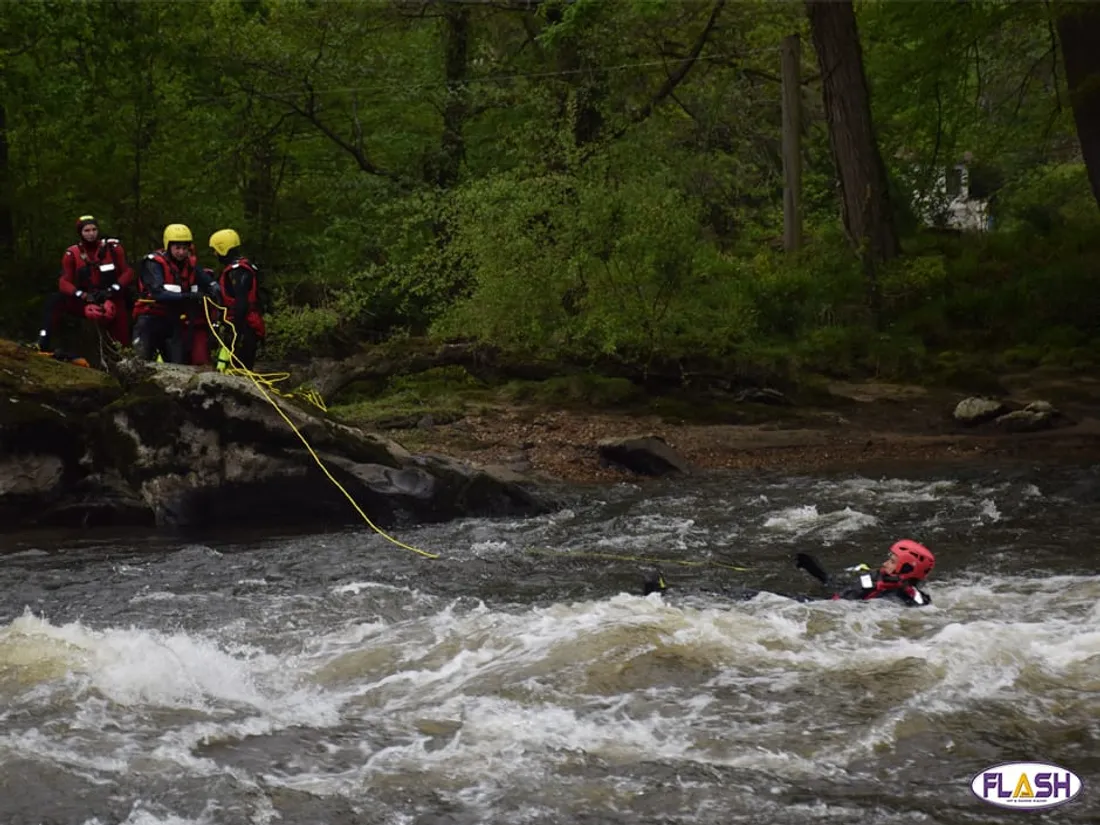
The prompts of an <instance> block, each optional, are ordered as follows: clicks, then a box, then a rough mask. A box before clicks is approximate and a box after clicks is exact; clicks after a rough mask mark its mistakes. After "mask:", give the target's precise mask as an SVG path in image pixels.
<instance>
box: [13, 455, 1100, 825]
mask: <svg viewBox="0 0 1100 825" xmlns="http://www.w3.org/2000/svg"><path fill="white" fill-rule="evenodd" d="M393 534H394V536H395V538H398V539H399V540H400V541H402V542H404V543H407V544H410V545H412V546H414V547H418V548H422V549H424V550H428V551H431V552H438V553H439V554H440V556H441V557H440V558H439V559H434V560H430V559H426V558H423V557H421V556H418V555H416V554H414V553H412V552H409V551H408V550H405V549H402V548H400V547H397V546H395V545H393V544H391V543H390V542H388V541H386V540H385V539H384V538H383V537H381V536H379V535H377V534H375V533H373V532H372V531H370V530H369V529H367V528H366V527H365V526H364V527H363V528H356V529H341V530H339V531H336V532H328V533H322V534H311V535H278V536H271V535H268V536H255V535H220V536H217V537H206V538H203V539H201V540H196V539H194V538H190V539H187V540H182V539H178V538H176V539H174V538H172V537H166V536H160V537H157V536H150V535H143V534H140V533H138V534H114V535H109V534H100V533H53V534H51V533H37V534H23V535H16V536H10V535H9V536H6V537H2V538H0V542H3V544H2V545H0V546H2V547H3V552H2V554H0V823H3V825H45V823H49V824H50V825H122V824H124V825H245V823H249V824H250V825H260V823H272V825H276V824H278V825H297V824H298V823H301V824H302V825H345V824H346V825H351V824H352V823H355V824H356V825H360V824H361V823H403V824H404V823H408V825H444V823H447V824H448V825H478V824H479V823H515V824H516V825H521V824H524V825H527V824H529V825H542V824H545V825H551V823H554V825H559V824H560V823H591V825H607V824H616V823H623V825H644V824H645V823H739V822H744V823H791V825H795V823H809V822H821V821H827V822H838V823H839V822H860V823H863V822H874V823H883V824H884V825H889V824H890V823H918V822H919V823H1016V822H1020V821H1022V819H1021V818H1027V819H1028V820H1029V821H1033V820H1034V821H1051V822H1053V821H1057V822H1082V823H1085V822H1088V823H1092V822H1096V821H1100V793H1098V791H1097V788H1098V785H1097V781H1098V780H1100V576H1098V575H1097V570H1096V566H1097V563H1098V560H1100V559H1098V555H1097V551H1096V540H1097V536H1100V472H1098V470H1097V468H1091V467H1076V468H1075V467H1058V468H1050V467H1046V468H1036V467H1015V468H1011V469H1007V468H1001V469H997V468H972V469H958V468H953V469H951V470H940V471H927V470H925V471H912V472H897V473H895V474H894V475H887V476H878V475H874V476H870V475H869V476H866V477H865V476H861V475H858V474H847V475H833V476H815V477H810V476H804V477H781V476H769V475H765V474H759V473H757V474H727V475H718V476H712V477H707V478H696V479H687V480H677V481H669V482H657V483H648V484H646V485H644V486H639V485H634V484H620V485H615V486H609V487H604V488H599V489H589V490H570V491H565V493H564V495H563V499H562V504H561V506H560V507H559V508H557V509H556V510H555V511H554V512H553V513H551V514H549V515H547V516H543V517H538V518H531V519H522V520H484V519H469V520H461V521H456V522H451V523H447V524H443V525H433V526H420V527H414V528H405V529H397V530H395V531H393ZM899 537H912V538H916V539H918V540H921V541H924V542H925V543H926V544H928V545H929V546H930V547H932V549H933V550H934V551H936V553H937V557H938V565H937V569H936V571H935V573H934V575H933V577H932V579H931V580H930V582H929V585H928V588H927V589H928V591H929V592H930V593H931V594H932V596H933V598H934V604H933V605H932V606H931V607H929V608H924V609H908V610H907V609H904V608H900V607H894V606H891V605H889V604H879V603H868V604H859V603H850V602H835V601H815V602H808V603H801V602H796V601H792V600H789V599H784V598H782V597H779V596H775V595H770V594H767V593H764V594H761V595H759V596H757V597H755V598H753V599H750V600H747V601H736V600H731V599H730V598H728V597H727V595H725V592H726V591H729V590H730V589H731V588H736V587H737V586H738V585H749V586H754V587H756V586H760V587H766V588H771V589H776V590H780V591H784V592H801V593H807V594H816V593H820V592H822V588H821V587H820V585H818V584H817V583H816V582H815V581H814V580H813V579H812V578H810V577H809V576H807V575H806V574H805V573H803V572H802V571H799V570H796V569H795V568H794V567H793V565H792V563H791V554H792V553H793V552H795V551H796V550H803V551H808V552H811V553H813V554H815V555H816V556H817V557H818V559H819V560H820V561H821V562H822V564H823V565H824V566H825V567H826V568H827V569H830V570H839V569H840V568H842V567H843V566H845V565H847V564H852V563H855V562H859V561H866V562H867V563H870V564H877V562H878V561H880V560H881V558H882V557H883V556H884V552H885V549H886V548H887V547H888V546H889V544H890V542H891V540H892V539H894V538H899ZM608 556H628V557H651V556H659V557H665V558H669V559H677V560H682V561H686V562H691V563H694V564H695V565H696V566H682V565H678V564H676V563H674V562H665V563H663V564H662V565H661V567H662V569H663V571H664V572H665V574H666V577H667V578H668V580H669V582H670V584H671V588H670V589H669V590H668V591H667V592H665V593H663V594H653V595H650V596H648V597H642V596H641V595H639V594H640V582H641V573H642V571H643V570H644V569H645V568H646V567H647V566H648V562H641V561H631V560H622V559H616V558H608ZM701 562H707V563H709V562H717V563H720V564H724V565H732V566H740V567H746V568H749V570H747V571H745V572H739V571H734V570H730V569H727V568H725V567H717V566H707V565H706V564H699V563H701ZM1017 760H1019V761H1046V762H1053V763H1056V764H1059V765H1061V766H1063V767H1065V768H1068V769H1070V770H1072V771H1074V772H1075V773H1076V774H1077V775H1078V776H1080V777H1081V779H1082V780H1083V782H1084V789H1083V791H1082V792H1081V794H1080V795H1079V796H1078V797H1077V798H1076V799H1074V800H1072V801H1070V802H1069V803H1067V804H1065V805H1063V806H1061V807H1058V808H1055V809H1053V810H1051V811H1049V812H1040V811H1032V812H1020V811H1011V810H1008V811H1006V810H1003V809H1000V808H997V807H993V806H991V805H989V804H988V803H985V802H983V801H980V800H978V799H977V798H976V797H975V796H974V795H973V794H972V793H971V792H970V790H969V787H970V780H971V778H972V777H973V776H974V775H975V774H977V773H978V772H980V771H981V770H982V769H984V768H986V767H989V766H992V765H995V764H998V763H1002V762H1007V761H1017Z"/></svg>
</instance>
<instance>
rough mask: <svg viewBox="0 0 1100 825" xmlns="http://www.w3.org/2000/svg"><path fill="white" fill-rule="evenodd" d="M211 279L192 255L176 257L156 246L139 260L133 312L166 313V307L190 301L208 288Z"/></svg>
mask: <svg viewBox="0 0 1100 825" xmlns="http://www.w3.org/2000/svg"><path fill="white" fill-rule="evenodd" d="M213 283H214V281H213V280H212V279H211V278H210V277H209V276H207V275H206V273H205V272H203V270H202V268H201V267H199V266H198V265H197V262H196V260H195V257H194V256H193V255H192V256H189V257H187V258H186V259H184V260H183V261H177V260H176V259H175V258H173V257H172V256H171V255H170V254H168V252H166V251H165V250H163V249H158V250H157V251H156V252H151V253H149V254H148V255H146V256H145V258H144V260H142V262H141V277H140V278H139V279H138V303H137V305H136V306H135V307H134V314H135V315H147V314H150V315H166V314H167V311H168V307H170V306H172V305H174V304H175V305H178V304H179V303H180V302H183V301H192V300H196V299H198V298H199V297H201V295H202V293H203V292H209V291H210V287H211V285H212V284H213Z"/></svg>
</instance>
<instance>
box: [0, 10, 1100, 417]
mask: <svg viewBox="0 0 1100 825" xmlns="http://www.w3.org/2000/svg"><path fill="white" fill-rule="evenodd" d="M716 8H717V5H716V4H714V3H710V2H703V3H700V2H694V1H693V0H658V1H655V2H650V0H608V1H606V2H605V0H578V1H577V2H564V1H563V2H546V3H539V4H535V5H534V7H533V8H527V4H508V3H500V4H495V3H479V4H461V5H455V4H447V3H443V2H440V1H439V0H428V2H425V3H424V4H421V5H420V6H417V7H416V8H413V7H412V6H410V5H409V4H407V3H399V2H384V3H383V2H379V3H361V2H350V1H345V0H338V1H337V2H324V3H317V2H310V1H309V0H264V2H252V0H249V2H241V0H201V2H185V0H167V1H166V2H157V3H118V2H114V0H92V1H90V2H82V3H56V2H41V1H40V0H26V2H19V3H12V2H9V3H3V4H0V67H2V68H3V72H2V73H0V109H2V114H3V115H4V126H5V129H4V131H3V133H2V136H3V139H4V140H5V141H6V143H5V144H4V146H5V148H6V149H7V164H6V166H3V167H0V230H3V229H5V228H7V224H8V223H10V230H11V231H10V233H9V234H10V235H11V242H10V245H11V247H12V248H11V249H10V250H9V249H5V250H4V252H5V255H4V256H3V258H0V282H2V285H3V287H4V290H5V299H4V301H3V305H2V308H0V313H3V316H4V317H3V318H0V322H5V323H7V324H8V325H9V326H10V327H12V328H18V329H17V331H18V332H19V334H20V335H24V334H33V331H34V329H35V328H37V326H38V312H39V309H38V306H39V302H40V301H41V299H42V298H44V297H45V296H46V294H48V293H49V292H50V291H51V290H52V289H53V284H54V283H55V279H56V274H57V262H58V260H59V258H60V255H61V253H62V251H63V249H64V248H65V247H66V246H67V245H68V244H69V243H70V242H71V241H72V240H73V233H72V225H73V219H74V217H75V216H76V215H78V214H81V213H84V212H93V213H95V214H97V215H98V216H99V217H100V219H101V221H102V222H103V224H104V226H105V228H106V230H107V231H108V232H110V233H111V234H117V235H120V236H121V237H122V239H123V241H124V243H125V244H126V247H127V249H128V251H129V253H130V257H131V258H132V259H135V260H136V259H137V258H138V257H139V256H140V255H142V254H144V253H145V252H147V251H150V250H151V249H153V248H155V247H156V246H158V245H159V238H160V233H161V230H162V228H163V226H164V224H166V223H168V222H176V221H182V222H184V223H187V224H188V225H189V226H191V228H192V230H193V232H194V234H195V236H196V238H197V240H198V242H199V243H198V244H197V246H198V252H199V255H200V257H201V258H202V259H203V261H204V262H205V263H207V264H208V265H212V264H213V260H212V258H211V257H210V256H209V254H208V251H207V250H206V248H205V244H204V243H203V241H205V239H206V237H207V236H208V235H209V234H210V233H211V232H213V231H214V230H216V229H219V228H222V227H224V226H233V227H235V228H237V229H238V231H240V232H241V235H242V237H243V239H244V245H245V251H246V252H247V253H248V254H249V256H250V257H252V258H253V259H255V260H258V262H259V263H260V265H261V266H262V270H263V273H264V276H265V278H266V279H267V285H268V287H269V288H270V289H271V290H273V292H274V294H275V295H276V296H277V300H276V303H275V306H274V307H273V309H272V311H271V312H270V314H269V318H268V322H269V323H268V326H269V329H270V334H269V335H270V337H269V340H268V346H267V352H268V354H269V355H278V356H285V357H308V356H310V355H315V354H321V353H324V354H334V355H340V354H343V353H346V352H348V351H350V350H352V349H354V348H355V347H356V346H358V345H359V344H360V343H362V342H368V341H369V342H373V341H380V340H385V339H387V338H391V337H394V336H401V335H403V334H406V333H413V334H418V335H419V334H423V333H425V332H428V331H430V332H432V333H433V334H434V335H436V336H439V337H444V336H449V337H461V338H468V339H478V340H480V341H483V342H485V343H488V344H493V345H496V346H498V347H501V348H503V349H504V350H506V351H513V352H519V353H535V354H538V355H539V356H542V357H563V358H569V359H573V360H576V361H579V362H596V361H606V360H607V359H612V360H614V359H617V360H620V361H624V362H629V363H631V364H632V365H633V366H640V367H642V368H643V369H644V368H645V366H646V365H647V364H654V363H658V362H664V363H669V362H675V361H677V360H684V361H687V360H706V359H710V360H711V361H713V362H716V363H723V364H728V365H732V366H731V367H730V368H731V369H734V370H740V371H743V372H744V373H745V374H749V373H752V371H754V370H764V371H770V372H771V373H773V374H791V373H794V372H796V371H798V370H819V371H827V372H829V373H831V374H838V375H839V374H848V375H851V374H877V375H912V374H914V373H915V372H917V371H919V370H921V369H932V370H948V369H949V367H948V366H947V365H945V364H942V363H940V361H938V360H937V357H938V356H937V353H938V352H941V351H947V352H967V353H974V352H979V351H981V350H983V349H984V350H986V351H987V352H991V353H993V354H992V355H987V356H985V358H986V360H987V361H988V360H990V359H993V358H1001V360H1002V362H1003V363H1002V364H1001V366H1004V367H1006V368H1007V367H1014V366H1015V365H1017V364H1018V365H1021V366H1023V365H1025V364H1036V365H1041V364H1044V363H1049V362H1050V361H1052V360H1055V361H1056V360H1058V359H1063V360H1066V361H1067V362H1069V361H1072V362H1073V363H1076V364H1084V363H1086V362H1087V361H1088V358H1087V357H1086V354H1087V352H1088V351H1089V348H1090V347H1091V345H1092V343H1093V342H1095V341H1096V339H1097V338H1100V333H1098V331H1097V329H1096V325H1097V321H1096V319H1097V318H1098V317H1100V278H1096V277H1095V273H1096V272H1097V266H1098V264H1100V250H1098V247H1097V243H1098V241H1097V240H1096V239H1097V238H1098V237H1100V232H1098V231H1097V230H1098V229H1100V226H1098V224H1100V214H1098V212H1097V209H1096V202H1095V200H1094V199H1093V197H1092V193H1091V190H1090V189H1089V186H1088V180H1087V176H1086V174H1085V170H1084V166H1083V164H1082V163H1081V162H1080V160H1079V153H1078V151H1077V145H1076V141H1075V135H1074V127H1073V122H1072V118H1071V113H1070V107H1069V106H1068V99H1067V97H1066V94H1065V88H1064V77H1063V75H1064V72H1063V71H1062V70H1061V67H1060V65H1059V55H1058V53H1057V51H1054V50H1052V47H1053V46H1054V45H1055V44H1054V43H1053V41H1052V39H1051V31H1052V29H1051V27H1050V25H1049V24H1050V21H1049V19H1048V16H1049V10H1048V8H1047V6H1046V5H1044V4H1040V3H1006V2H1000V1H999V0H972V2H967V3H895V2H885V1H884V0H875V1H874V2H864V3H860V4H858V6H857V8H858V12H859V25H860V30H861V34H862V40H863V49H864V58H865V65H866V70H867V74H868V80H869V83H870V86H871V89H872V103H873V110H874V111H873V113H874V117H875V127H876V130H877V134H878V139H879V142H880V144H881V147H880V148H881V150H882V155H883V157H884V158H885V159H886V161H887V163H888V165H889V166H890V170H889V171H890V177H891V187H892V188H891V193H890V194H891V198H892V201H893V203H894V206H895V210H896V212H897V213H898V215H899V225H900V226H902V227H903V230H904V234H905V238H904V245H905V251H906V256H905V257H904V258H903V259H901V260H899V261H897V262H895V263H892V264H891V265H889V266H887V267H884V268H883V269H882V271H880V272H878V273H877V277H878V287H879V291H880V293H881V303H882V307H881V317H879V318H873V317H872V315H871V313H870V311H869V310H868V307H867V300H866V296H867V284H866V273H865V272H864V271H863V270H861V269H860V267H859V264H858V262H857V260H856V259H855V257H854V256H853V255H852V253H851V250H850V248H849V247H848V245H847V242H846V241H845V239H844V238H843V236H842V234H841V232H840V226H839V221H838V201H837V197H836V173H835V170H834V168H833V161H832V158H831V154H830V150H829V141H828V134H827V130H826V129H825V126H824V121H823V116H822V109H821V104H820V100H819V98H820V79H819V78H818V77H817V76H816V75H817V72H818V69H817V66H816V61H815V59H814V55H813V53H812V49H810V48H806V47H804V48H803V78H804V86H803V108H804V113H805V115H806V124H805V128H804V134H803V136H802V137H803V146H802V153H803V155H802V157H803V173H804V174H803V186H804V189H803V198H802V201H803V208H804V217H805V223H806V227H805V230H806V236H807V242H806V246H805V249H804V250H803V251H802V252H800V253H798V254H793V255H788V254H785V253H782V252H780V251H779V247H780V239H781V237H782V186H783V166H782V155H781V145H782V140H781V139H782V135H781V107H780V84H779V82H778V76H777V75H778V72H779V50H778V49H779V43H780V41H781V39H782V38H783V37H784V36H786V35H787V34H789V33H792V32H798V31H804V28H805V15H804V10H803V8H802V7H801V4H798V3H789V4H785V3H774V2H764V0H753V2H739V3H726V4H724V6H722V8H721V11H720V13H719V14H718V15H717V16H716V18H715V20H714V24H713V26H710V22H711V16H712V12H713V11H714V10H715V9H716ZM708 26H710V27H709V28H708ZM704 32H706V36H705V37H704V36H703V35H704ZM462 38H465V39H462ZM804 42H805V43H808V38H805V39H804ZM448 55H450V56H451V57H452V59H451V60H450V61H448V60H447V59H446V58H447V56H448ZM455 55H458V56H459V59H454V58H455ZM463 55H464V58H463V57H462V56H463ZM692 55H695V57H696V59H695V60H694V62H690V61H689V62H685V61H688V58H689V57H690V56H692ZM689 64H690V65H689ZM685 67H686V68H687V70H686V72H681V70H682V69H684V68H685ZM674 79H675V80H676V82H673V80H674ZM670 84H671V87H670ZM0 157H3V154H0ZM964 158H969V159H970V160H969V162H970V167H969V168H970V174H971V177H970V185H971V190H972V194H975V195H981V196H982V197H985V196H987V195H988V196H990V197H991V198H992V201H991V209H992V213H993V216H994V222H995V223H994V226H995V231H994V232H992V233H988V234H985V235H981V236H968V237H961V238H957V237H950V236H945V235H943V234H936V233H930V232H927V231H925V229H924V228H923V227H922V223H923V221H924V220H925V219H926V218H929V217H935V216H936V215H942V214H943V212H944V209H945V207H946V204H947V200H948V195H947V193H946V192H944V191H941V187H940V183H939V181H940V177H941V176H942V175H943V174H944V172H945V170H946V169H947V168H949V167H952V166H953V165H954V164H955V163H957V162H959V161H960V160H963V159H964ZM3 239H4V233H3V231H0V243H6V242H5V241H4V240H3ZM8 253H10V254H8ZM1002 352H1003V353H1004V355H1003V356H1001V355H1000V354H999V353H1002ZM975 357H977V356H975ZM950 369H951V370H954V371H955V374H957V375H962V374H963V373H965V372H967V371H971V372H974V371H979V372H980V369H982V367H980V366H973V365H968V364H967V365H959V364H955V365H953V366H950ZM974 374H977V373H976V372H975V373H974ZM562 392H563V395H562V398H563V399H565V398H568V397H570V395H569V394H570V393H571V392H577V393H579V394H580V397H582V398H585V399H587V400H588V401H590V402H592V403H596V396H597V395H598V393H597V392H596V391H595V390H591V389H584V388H581V389H577V388H576V387H574V388H573V389H569V388H568V387H567V388H565V389H564V390H562ZM414 400H415V399H414ZM410 403H412V402H410Z"/></svg>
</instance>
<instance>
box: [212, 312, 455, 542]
mask: <svg viewBox="0 0 1100 825" xmlns="http://www.w3.org/2000/svg"><path fill="white" fill-rule="evenodd" d="M202 301H203V303H202V308H203V312H204V313H205V314H206V323H207V325H208V326H209V327H210V332H211V333H213V335H214V338H216V339H217V341H218V343H219V344H220V345H221V346H222V348H223V349H225V350H227V351H228V353H229V359H230V363H231V364H236V365H237V366H235V367H233V368H232V370H233V374H234V375H241V376H244V377H245V378H248V379H249V380H250V381H251V382H252V383H253V384H254V385H255V386H256V389H258V390H259V391H260V393H261V394H262V395H263V397H264V398H266V399H267V401H268V403H270V404H271V406H272V407H274V408H275V412H277V413H278V414H279V415H280V416H281V417H282V419H283V421H285V422H286V423H287V425H288V426H289V427H290V429H291V430H293V431H294V434H295V435H296V436H298V439H299V440H300V441H301V442H302V443H303V444H304V445H305V448H306V449H307V450H308V451H309V454H310V455H311V456H313V460H314V461H316V462H317V466H318V467H320V468H321V472H323V473H324V474H325V475H326V476H327V477H328V480H329V481H331V482H332V483H333V484H335V485H336V489H338V490H339V491H340V492H341V493H343V494H344V497H345V498H347V500H348V501H350V502H351V506H352V507H354V508H355V510H356V512H357V513H359V515H360V516H362V517H363V521H365V522H366V523H367V525H368V526H369V527H370V528H371V529H372V530H374V532H376V533H378V535H380V536H382V538H384V539H386V540H387V541H390V542H392V543H393V544H396V545H397V546H398V547H401V548H404V549H405V550H411V551H412V552H414V553H417V554H419V555H421V556H424V557H425V558H428V559H437V558H439V554H438V553H429V552H427V551H426V550H421V549H420V548H418V547H413V546H411V545H408V544H405V543H404V542H401V541H398V540H397V539H395V538H394V537H393V536H391V535H389V534H388V533H386V532H385V531H384V530H382V529H381V528H380V527H378V526H377V525H376V524H375V523H374V522H373V521H371V520H370V517H369V516H368V515H367V514H366V513H365V512H363V508H362V507H360V506H359V503H358V502H357V501H356V500H355V499H354V498H353V497H352V495H351V493H349V492H348V491H347V490H346V489H344V485H342V484H341V483H340V482H339V481H337V480H336V478H335V477H334V476H333V475H332V473H331V472H329V469H328V467H326V466H325V462H323V461H322V460H321V457H320V456H319V455H317V453H316V452H314V450H313V447H312V446H311V445H310V443H309V442H308V441H307V440H306V438H305V436H304V435H302V434H301V433H300V432H299V431H298V428H297V427H295V426H294V422H293V421H291V420H290V418H289V417H288V416H287V414H286V413H285V412H283V409H282V407H280V406H279V404H278V403H277V402H276V401H275V399H274V398H272V397H271V394H270V393H269V392H268V390H269V389H271V384H272V383H273V381H274V380H282V379H281V378H273V376H281V375H283V374H282V373H273V374H269V375H263V374H260V373H255V372H253V371H252V370H250V369H248V368H247V367H246V366H245V365H244V364H243V363H242V362H241V360H240V359H239V358H238V357H237V355H236V353H235V352H234V351H233V345H235V344H236V343H237V329H236V327H235V326H233V322H232V321H230V320H229V317H228V315H227V314H226V309H225V307H222V306H219V305H218V304H215V303H214V302H213V301H211V300H210V298H208V297H207V296H205V295H204V296H203V299H202ZM210 307H214V308H215V309H218V310H221V312H222V317H223V319H224V320H225V323H226V324H228V325H229V329H230V330H232V332H233V338H232V344H226V343H225V341H224V340H223V339H222V337H221V335H219V334H218V331H217V329H215V326H214V323H213V319H211V317H210ZM226 371H227V372H228V369H227V370H226ZM285 377H289V373H286V375H285ZM261 379H262V380H261ZM271 391H272V392H277V391H275V390H273V389H271ZM314 392H316V391H314ZM279 394H281V393H279ZM319 397H320V396H319V395H318V398H319ZM314 403H315V402H314ZM321 404H322V405H323V404H324V401H323V399H322V400H321ZM321 409H325V408H324V406H321Z"/></svg>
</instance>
